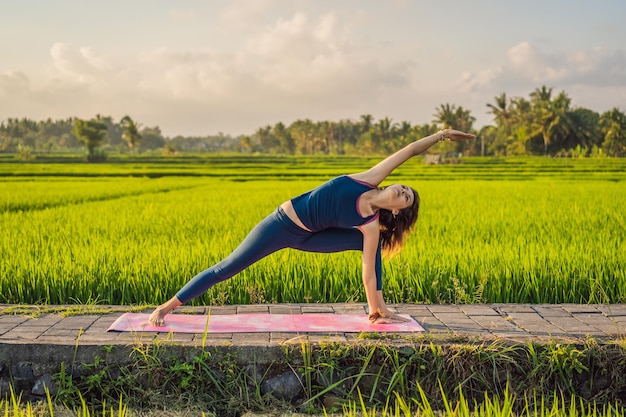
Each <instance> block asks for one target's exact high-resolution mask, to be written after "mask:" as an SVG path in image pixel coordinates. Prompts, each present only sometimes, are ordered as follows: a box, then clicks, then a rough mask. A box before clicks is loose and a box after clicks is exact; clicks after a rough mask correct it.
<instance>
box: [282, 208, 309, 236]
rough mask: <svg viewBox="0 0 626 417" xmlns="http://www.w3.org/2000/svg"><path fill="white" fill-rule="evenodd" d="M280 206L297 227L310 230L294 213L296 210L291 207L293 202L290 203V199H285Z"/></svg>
mask: <svg viewBox="0 0 626 417" xmlns="http://www.w3.org/2000/svg"><path fill="white" fill-rule="evenodd" d="M280 208H282V209H283V210H284V211H285V214H286V215H287V217H289V218H290V219H291V221H292V222H294V223H295V224H296V225H297V226H298V227H299V228H301V229H302V230H306V231H307V232H310V230H309V229H308V228H307V227H306V226H305V225H304V224H303V223H302V220H300V218H299V217H298V215H297V214H296V211H295V210H294V208H293V204H291V200H287V201H285V202H284V203H283V204H281V205H280Z"/></svg>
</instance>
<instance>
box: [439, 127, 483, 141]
mask: <svg viewBox="0 0 626 417" xmlns="http://www.w3.org/2000/svg"><path fill="white" fill-rule="evenodd" d="M443 135H444V137H446V138H448V139H450V140H451V141H453V142H460V141H462V140H467V139H476V135H474V134H471V133H465V132H461V131H460V130H454V129H445V130H444V131H443Z"/></svg>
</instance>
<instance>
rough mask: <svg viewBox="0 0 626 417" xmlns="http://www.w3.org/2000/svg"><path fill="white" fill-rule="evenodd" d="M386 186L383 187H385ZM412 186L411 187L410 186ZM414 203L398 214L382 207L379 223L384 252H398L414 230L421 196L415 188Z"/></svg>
mask: <svg viewBox="0 0 626 417" xmlns="http://www.w3.org/2000/svg"><path fill="white" fill-rule="evenodd" d="M384 188H385V187H382V189H384ZM409 188H411V187H409ZM411 190H412V191H413V196H414V198H413V204H411V205H410V206H409V207H406V208H403V209H402V210H400V212H399V213H398V214H397V215H395V216H394V215H393V214H392V213H391V211H389V210H385V209H380V216H379V217H378V223H379V225H380V240H381V245H382V249H383V253H384V254H385V256H387V257H391V256H393V255H395V254H396V253H398V252H399V251H400V250H401V249H402V247H403V246H404V242H405V240H406V238H407V237H408V235H409V234H410V233H411V231H413V226H414V225H415V222H416V221H417V214H418V212H419V208H420V198H419V195H418V194H417V191H415V190H414V189H413V188H411Z"/></svg>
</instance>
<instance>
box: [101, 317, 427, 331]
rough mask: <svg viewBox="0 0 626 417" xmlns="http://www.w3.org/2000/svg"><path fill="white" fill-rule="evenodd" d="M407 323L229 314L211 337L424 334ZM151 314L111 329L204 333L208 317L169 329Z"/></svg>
mask: <svg viewBox="0 0 626 417" xmlns="http://www.w3.org/2000/svg"><path fill="white" fill-rule="evenodd" d="M400 315H401V316H402V317H406V318H408V319H409V320H410V321H409V322H407V323H391V324H372V323H370V322H369V321H368V319H367V315H365V314H332V313H317V314H252V313H250V314H225V315H218V314H216V315H212V316H210V317H208V320H209V324H208V326H209V327H208V332H209V333H266V332H286V333H316V332H317V333H352V332H391V333H397V332H422V331H424V328H423V327H422V326H420V325H419V324H418V323H417V322H416V321H415V320H413V319H412V318H411V317H410V316H409V315H406V314H400ZM149 316H150V315H149V314H143V313H124V314H123V315H121V316H120V317H119V318H118V319H117V320H115V322H114V323H113V324H112V325H111V326H110V327H109V329H108V331H118V332H174V333H204V332H205V330H206V326H207V316H205V315H192V314H170V315H168V316H167V317H166V318H165V326H163V327H155V326H151V325H150V324H148V317H149Z"/></svg>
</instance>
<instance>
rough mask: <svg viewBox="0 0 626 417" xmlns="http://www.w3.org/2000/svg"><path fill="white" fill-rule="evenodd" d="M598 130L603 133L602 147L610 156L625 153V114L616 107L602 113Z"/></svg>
mask: <svg viewBox="0 0 626 417" xmlns="http://www.w3.org/2000/svg"><path fill="white" fill-rule="evenodd" d="M600 131H601V132H602V134H603V135H604V142H603V147H604V149H605V150H606V152H607V154H608V155H610V156H621V155H625V154H626V115H625V114H624V113H623V112H622V111H621V110H620V109H618V108H617V107H614V108H612V109H611V110H609V111H607V112H605V113H602V115H601V116H600Z"/></svg>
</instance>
